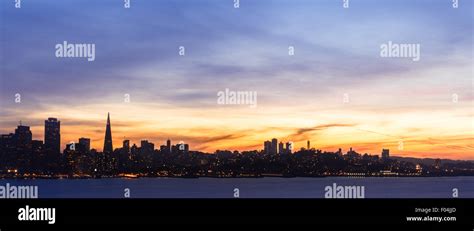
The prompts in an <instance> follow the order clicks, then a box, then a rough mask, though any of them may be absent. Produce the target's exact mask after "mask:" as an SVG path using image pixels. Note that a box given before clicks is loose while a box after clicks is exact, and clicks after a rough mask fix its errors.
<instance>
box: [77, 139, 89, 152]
mask: <svg viewBox="0 0 474 231" xmlns="http://www.w3.org/2000/svg"><path fill="white" fill-rule="evenodd" d="M79 144H80V145H81V147H82V148H84V151H86V152H89V151H90V150H91V139H89V138H84V137H82V138H79Z"/></svg>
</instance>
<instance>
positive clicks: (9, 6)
mask: <svg viewBox="0 0 474 231" xmlns="http://www.w3.org/2000/svg"><path fill="white" fill-rule="evenodd" d="M240 2H241V3H240V8H238V9H235V8H234V7H233V1H232V0H202V1H189V0H160V1H152V0H143V1H135V0H132V7H131V8H130V9H124V8H123V1H111V0H106V1H92V0H88V1H87V0H86V1H83V0H64V1H50V0H42V1H22V8H21V9H16V8H15V7H14V1H1V2H0V35H1V36H0V133H1V134H5V133H10V132H13V131H14V129H15V127H16V126H17V125H18V123H19V121H20V120H21V121H22V123H23V124H24V125H29V126H31V129H32V132H33V138H34V139H40V140H43V139H44V137H43V132H44V120H45V119H47V118H48V117H56V118H58V119H59V120H60V121H61V136H62V137H61V141H62V147H61V148H62V149H63V148H64V147H65V144H66V143H69V142H71V141H77V140H78V138H80V137H89V138H91V139H92V146H93V147H94V148H97V149H98V150H102V146H103V142H104V134H105V124H106V119H107V113H108V112H110V115H111V124H112V137H113V143H114V148H117V147H120V146H121V143H122V140H123V139H130V140H131V141H132V142H134V143H137V144H139V142H140V140H142V139H147V140H149V141H151V142H153V143H155V145H158V146H159V145H161V144H163V143H165V141H166V139H167V138H170V139H171V140H172V141H173V143H178V142H179V141H184V142H185V143H189V144H190V149H192V150H201V151H208V152H214V151H215V150H216V149H229V150H254V149H258V150H260V149H263V141H265V140H269V139H271V138H277V139H278V140H282V141H283V142H287V141H292V142H294V143H295V147H296V148H297V149H299V148H300V147H305V146H306V141H307V140H310V141H311V146H312V147H314V148H317V149H322V150H324V151H336V150H337V149H338V148H339V147H340V148H342V149H343V151H344V152H346V151H347V150H348V149H349V148H350V147H353V148H354V149H355V150H356V151H358V152H360V153H365V152H367V153H372V154H380V152H381V150H382V148H389V149H390V154H391V155H397V156H413V157H434V158H451V159H470V160H474V95H473V88H474V82H473V71H474V69H473V61H474V60H473V54H474V50H473V18H472V17H473V16H472V15H473V2H472V1H460V6H459V8H457V9H453V8H452V6H451V1H446V0H401V1H400V0H387V1H380V0H361V1H351V4H350V7H349V8H348V9H344V8H343V7H342V1H334V0H321V1H314V0H291V1H290V0H276V1H274V0H271V1H270V0H261V1H256V0H248V1H246V0H241V1H240ZM63 41H68V42H70V43H94V44H95V49H96V51H95V56H96V57H95V61H93V62H88V61H87V59H85V58H57V57H56V56H55V45H56V44H58V43H63ZM388 41H393V42H396V43H410V44H411V43H417V44H420V46H421V56H420V61H418V62H413V61H412V60H411V59H403V58H400V59H397V58H382V57H380V45H381V44H383V43H387V42H388ZM179 46H184V47H185V49H186V55H185V56H179V55H178V47H179ZM289 46H294V48H295V55H294V56H289V55H288V47H289ZM226 88H229V89H230V90H235V91H256V92H257V93H258V98H257V107H255V108H252V107H250V106H249V105H219V104H217V92H219V91H224V90H225V89H226ZM16 93H19V94H21V103H15V94H16ZM125 94H129V95H130V102H129V103H127V102H124V95H125ZM344 94H347V95H348V96H349V102H347V103H344V102H343V97H344ZM453 94H456V95H457V96H458V101H457V102H453V99H452V96H453ZM400 142H403V149H401V150H399V148H398V147H399V144H400Z"/></svg>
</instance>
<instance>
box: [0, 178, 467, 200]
mask: <svg viewBox="0 0 474 231" xmlns="http://www.w3.org/2000/svg"><path fill="white" fill-rule="evenodd" d="M6 183H10V185H35V186H38V194H39V198H123V197H124V192H125V191H124V190H125V188H129V189H130V196H131V197H132V198H232V197H233V196H234V188H238V189H239V194H240V197H241V198H324V193H325V191H324V188H325V187H326V186H332V184H333V183H336V184H337V185H341V186H352V185H356V186H364V187H365V197H366V198H451V197H452V194H453V188H457V189H458V191H459V197H460V198H474V177H403V178H396V177H394V178H380V177H377V178H375V177H374V178H346V177H325V178H269V177H266V178H240V179H238V178H229V179H217V178H195V179H183V178H138V179H121V178H115V179H113V178H112V179H51V180H49V179H36V180H9V179H2V180H0V185H1V186H5V184H6Z"/></svg>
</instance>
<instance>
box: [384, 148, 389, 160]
mask: <svg viewBox="0 0 474 231" xmlns="http://www.w3.org/2000/svg"><path fill="white" fill-rule="evenodd" d="M389 158H390V150H389V149H382V159H383V160H387V159H389Z"/></svg>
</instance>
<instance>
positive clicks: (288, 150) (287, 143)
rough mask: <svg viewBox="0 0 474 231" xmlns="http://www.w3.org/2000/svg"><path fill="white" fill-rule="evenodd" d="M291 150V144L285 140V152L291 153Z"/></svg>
mask: <svg viewBox="0 0 474 231" xmlns="http://www.w3.org/2000/svg"><path fill="white" fill-rule="evenodd" d="M292 150H293V144H292V143H291V142H286V153H288V154H291V151H292Z"/></svg>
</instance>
